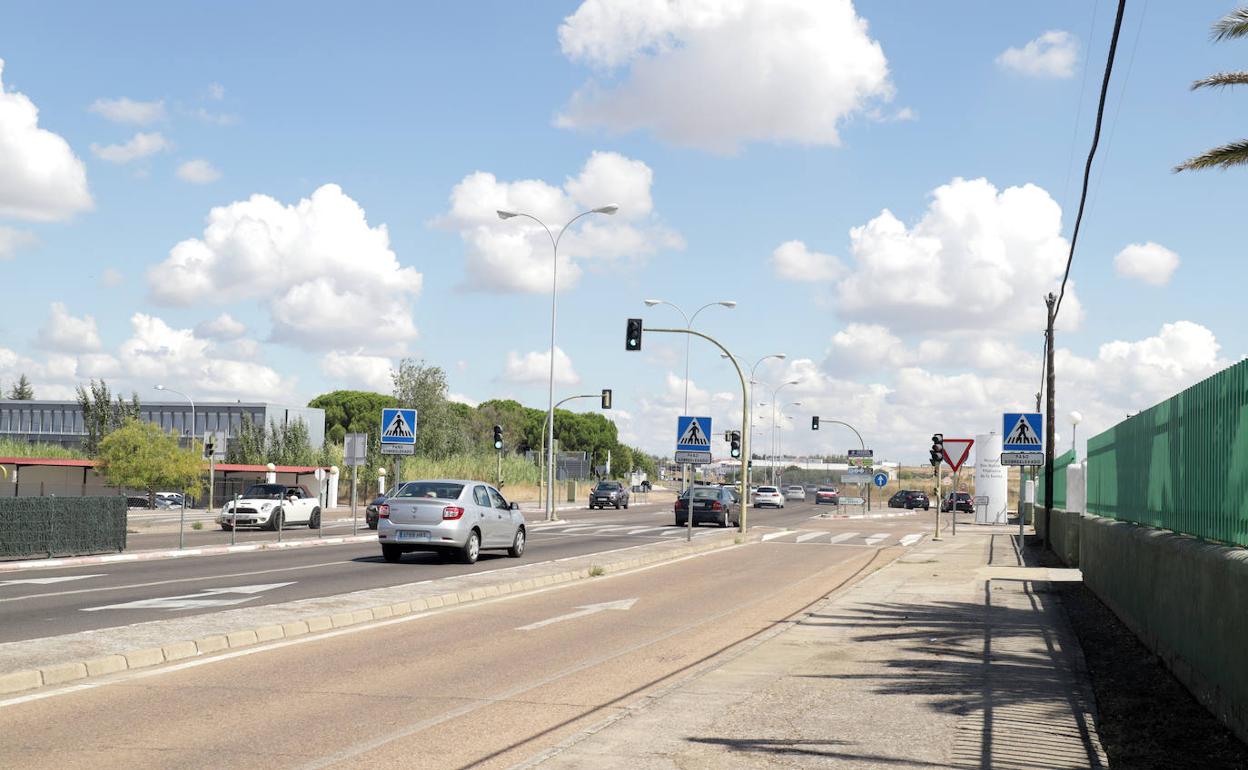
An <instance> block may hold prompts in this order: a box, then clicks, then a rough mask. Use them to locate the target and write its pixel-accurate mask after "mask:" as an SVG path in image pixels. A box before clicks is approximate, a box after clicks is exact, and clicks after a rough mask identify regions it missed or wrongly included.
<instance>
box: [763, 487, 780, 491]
mask: <svg viewBox="0 0 1248 770" xmlns="http://www.w3.org/2000/svg"><path fill="white" fill-rule="evenodd" d="M758 491H759V492H779V491H780V490H778V489H776V488H775V487H759V488H758Z"/></svg>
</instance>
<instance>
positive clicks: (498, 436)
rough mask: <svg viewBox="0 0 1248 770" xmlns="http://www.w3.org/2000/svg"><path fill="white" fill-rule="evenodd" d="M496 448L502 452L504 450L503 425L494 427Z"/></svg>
mask: <svg viewBox="0 0 1248 770" xmlns="http://www.w3.org/2000/svg"><path fill="white" fill-rule="evenodd" d="M494 448H495V449H500V450H501V449H502V448H503V426H501V425H495V426H494Z"/></svg>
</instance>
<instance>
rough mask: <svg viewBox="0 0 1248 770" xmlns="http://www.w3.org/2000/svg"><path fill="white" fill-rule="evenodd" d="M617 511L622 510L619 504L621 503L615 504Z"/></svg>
mask: <svg viewBox="0 0 1248 770" xmlns="http://www.w3.org/2000/svg"><path fill="white" fill-rule="evenodd" d="M615 510H617V511H618V510H620V504H619V503H616V504H615Z"/></svg>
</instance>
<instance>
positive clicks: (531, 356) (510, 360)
mask: <svg viewBox="0 0 1248 770" xmlns="http://www.w3.org/2000/svg"><path fill="white" fill-rule="evenodd" d="M503 379H504V380H506V381H507V382H512V383H516V384H520V385H537V384H541V383H545V382H549V381H550V351H549V350H543V351H534V352H531V353H525V354H524V355H520V354H519V353H517V352H516V351H514V350H512V351H508V353H507V365H506V367H505V368H504V369H503ZM580 381H581V377H580V375H579V374H577V373H576V370H575V369H573V368H572V359H570V358H568V354H567V353H564V352H563V349H562V348H560V347H559V346H557V345H556V346H555V384H556V385H576V384H577V383H579V382H580Z"/></svg>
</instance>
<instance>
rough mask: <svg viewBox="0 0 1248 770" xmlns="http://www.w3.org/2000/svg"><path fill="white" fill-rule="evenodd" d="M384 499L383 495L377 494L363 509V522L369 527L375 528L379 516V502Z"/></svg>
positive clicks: (382, 501)
mask: <svg viewBox="0 0 1248 770" xmlns="http://www.w3.org/2000/svg"><path fill="white" fill-rule="evenodd" d="M385 501H386V496H385V495H378V496H377V499H375V500H373V501H372V502H371V503H369V504H368V507H367V508H365V509H364V523H365V524H367V525H368V528H369V529H377V520H378V519H379V518H380V517H381V504H382V503H384V502H385Z"/></svg>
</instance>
